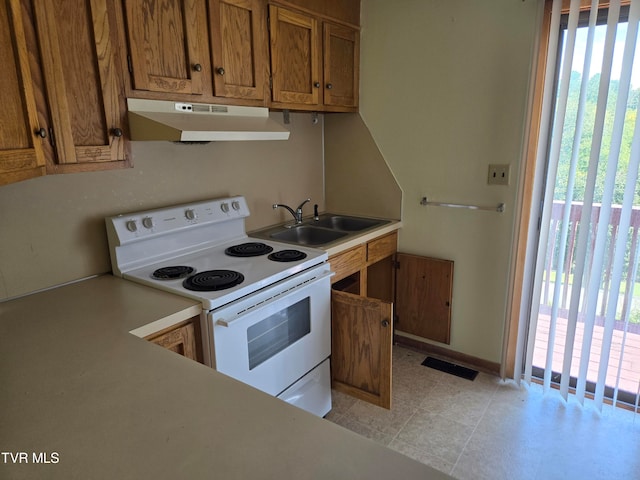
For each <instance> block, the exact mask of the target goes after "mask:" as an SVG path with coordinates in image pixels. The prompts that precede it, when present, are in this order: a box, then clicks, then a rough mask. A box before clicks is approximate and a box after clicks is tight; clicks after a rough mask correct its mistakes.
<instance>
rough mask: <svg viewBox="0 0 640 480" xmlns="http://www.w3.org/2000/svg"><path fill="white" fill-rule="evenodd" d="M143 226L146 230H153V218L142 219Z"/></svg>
mask: <svg viewBox="0 0 640 480" xmlns="http://www.w3.org/2000/svg"><path fill="white" fill-rule="evenodd" d="M142 225H143V226H144V228H149V229H151V228H153V218H151V217H144V218H143V219H142Z"/></svg>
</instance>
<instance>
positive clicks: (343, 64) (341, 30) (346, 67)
mask: <svg viewBox="0 0 640 480" xmlns="http://www.w3.org/2000/svg"><path fill="white" fill-rule="evenodd" d="M323 49H324V50H323V55H324V92H323V93H324V104H325V105H332V106H343V107H357V106H358V89H359V82H360V79H359V71H360V32H358V31H357V30H355V29H353V28H348V27H344V26H339V25H334V24H332V23H329V22H325V24H324V44H323Z"/></svg>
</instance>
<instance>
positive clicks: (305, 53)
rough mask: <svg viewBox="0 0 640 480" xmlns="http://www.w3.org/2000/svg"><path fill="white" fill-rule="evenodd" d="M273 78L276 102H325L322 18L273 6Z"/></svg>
mask: <svg viewBox="0 0 640 480" xmlns="http://www.w3.org/2000/svg"><path fill="white" fill-rule="evenodd" d="M269 16H270V33H271V78H272V98H273V101H274V102H280V103H291V104H300V105H318V104H319V103H321V101H322V98H321V92H322V90H321V88H320V87H321V82H322V79H321V78H320V69H319V65H320V45H319V39H318V21H317V20H316V19H315V18H314V17H311V16H309V15H305V14H302V13H297V12H292V11H291V10H287V9H286V8H282V7H277V6H274V5H270V6H269Z"/></svg>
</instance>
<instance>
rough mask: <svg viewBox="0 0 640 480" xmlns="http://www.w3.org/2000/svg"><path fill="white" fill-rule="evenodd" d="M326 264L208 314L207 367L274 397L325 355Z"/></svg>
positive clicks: (328, 311) (328, 312)
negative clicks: (208, 353) (208, 351)
mask: <svg viewBox="0 0 640 480" xmlns="http://www.w3.org/2000/svg"><path fill="white" fill-rule="evenodd" d="M331 275H332V272H331V271H330V270H329V266H328V265H327V264H323V265H322V266H319V267H316V268H313V269H310V270H307V271H305V272H302V273H300V274H297V275H295V276H293V277H290V278H288V279H286V280H283V281H281V282H278V283H276V284H275V285H273V286H271V287H268V288H266V289H263V290H261V291H259V292H257V293H255V294H254V295H250V296H248V297H245V298H243V299H241V300H238V301H237V302H234V303H232V304H230V305H227V306H224V307H222V308H220V309H218V310H215V311H213V312H211V313H209V314H208V317H207V320H208V324H209V325H208V327H209V333H210V338H209V342H210V347H211V358H212V362H211V363H212V366H213V367H214V368H215V369H216V370H218V371H219V372H221V373H224V374H226V375H229V376H230V377H233V378H235V379H237V380H240V381H241V382H244V383H247V384H249V385H252V386H253V387H255V388H258V389H260V390H262V391H264V392H267V393H269V394H271V395H278V394H280V393H281V392H282V391H284V390H285V389H287V388H288V387H289V386H290V385H292V384H293V383H294V382H295V381H297V380H298V379H300V378H302V377H303V376H304V375H305V374H306V373H307V372H309V371H311V370H312V369H313V368H315V367H316V365H318V364H319V363H321V362H322V361H324V360H325V359H326V358H327V357H329V355H330V354H331V284H330V283H331V281H330V277H331Z"/></svg>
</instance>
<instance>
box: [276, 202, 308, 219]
mask: <svg viewBox="0 0 640 480" xmlns="http://www.w3.org/2000/svg"><path fill="white" fill-rule="evenodd" d="M310 201H311V199H310V198H307V199H306V200H305V201H303V202H302V203H301V204H300V205H298V208H296V210H295V211H294V210H293V208H291V207H290V206H288V205H284V204H282V203H274V204H273V208H274V210H275V209H276V208H279V207H282V208H284V209H286V210H287V211H288V212H289V213H290V214H291V216H292V217H293V219H294V220H295V222H296V225H299V224H301V223H302V207H303V205H304V204H305V203H307V202H310Z"/></svg>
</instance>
